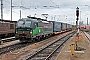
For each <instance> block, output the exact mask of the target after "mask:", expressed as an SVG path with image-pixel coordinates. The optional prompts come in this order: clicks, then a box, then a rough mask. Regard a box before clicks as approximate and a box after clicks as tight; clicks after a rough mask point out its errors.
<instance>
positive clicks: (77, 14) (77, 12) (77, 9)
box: [76, 7, 79, 32]
mask: <svg viewBox="0 0 90 60" xmlns="http://www.w3.org/2000/svg"><path fill="white" fill-rule="evenodd" d="M76 16H77V18H76V27H77V26H78V20H79V8H78V7H77V8H76ZM77 29H78V28H77ZM78 30H79V29H78ZM78 32H79V31H78Z"/></svg>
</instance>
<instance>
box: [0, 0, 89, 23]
mask: <svg viewBox="0 0 90 60" xmlns="http://www.w3.org/2000/svg"><path fill="white" fill-rule="evenodd" d="M0 1H1V0H0ZM12 2H13V3H12V5H13V6H16V7H13V8H12V10H13V13H12V20H13V21H18V19H19V18H20V10H21V12H22V16H21V17H22V18H25V17H27V16H28V15H31V16H36V17H41V18H45V17H44V16H42V14H48V20H55V21H60V22H64V23H70V24H75V21H76V7H79V10H80V15H79V21H84V24H86V21H87V18H88V19H89V20H90V0H12ZM10 4H11V0H3V19H6V20H11V9H10ZM20 6H22V7H21V8H20ZM0 14H1V13H0ZM35 14H36V15H35ZM0 18H1V17H0ZM89 22H90V21H89Z"/></svg>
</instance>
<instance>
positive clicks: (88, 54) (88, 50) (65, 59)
mask: <svg viewBox="0 0 90 60" xmlns="http://www.w3.org/2000/svg"><path fill="white" fill-rule="evenodd" d="M76 40H77V46H78V51H74V54H73V55H71V54H72V53H71V47H70V45H71V44H75V45H76V43H75V41H76ZM89 42H90V41H88V40H87V39H86V38H85V36H84V35H83V33H82V32H81V31H80V33H79V39H78V37H77V36H74V37H72V39H71V40H69V41H68V42H67V43H66V44H65V46H64V47H63V49H62V51H61V52H60V53H59V54H58V56H57V58H56V60H90V43H89ZM74 48H76V47H75V46H74ZM79 49H81V50H79Z"/></svg>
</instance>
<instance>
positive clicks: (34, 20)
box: [19, 18, 37, 22]
mask: <svg viewBox="0 0 90 60" xmlns="http://www.w3.org/2000/svg"><path fill="white" fill-rule="evenodd" d="M19 20H30V21H33V22H37V20H36V19H31V18H22V19H19Z"/></svg>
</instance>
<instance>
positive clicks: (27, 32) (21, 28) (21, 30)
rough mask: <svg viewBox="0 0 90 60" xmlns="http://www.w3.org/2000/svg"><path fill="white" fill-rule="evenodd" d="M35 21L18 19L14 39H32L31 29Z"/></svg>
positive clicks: (34, 26) (33, 27)
mask: <svg viewBox="0 0 90 60" xmlns="http://www.w3.org/2000/svg"><path fill="white" fill-rule="evenodd" d="M36 22H37V20H32V19H30V18H22V19H19V20H18V22H17V24H16V34H15V38H16V39H20V40H23V39H30V38H31V37H32V32H33V31H32V29H35V28H36V26H37V24H36Z"/></svg>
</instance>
